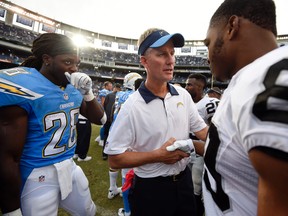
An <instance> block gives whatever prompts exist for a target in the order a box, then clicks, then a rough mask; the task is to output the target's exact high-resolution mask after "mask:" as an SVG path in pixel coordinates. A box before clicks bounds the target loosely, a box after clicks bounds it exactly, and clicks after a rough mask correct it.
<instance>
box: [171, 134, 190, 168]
mask: <svg viewBox="0 0 288 216" xmlns="http://www.w3.org/2000/svg"><path fill="white" fill-rule="evenodd" d="M177 149H178V150H181V151H183V152H186V153H187V154H190V162H191V163H193V161H194V160H195V159H196V152H195V149H194V145H193V142H192V140H191V139H187V140H176V141H175V142H174V143H173V144H172V145H170V146H167V147H166V150H167V151H175V150H177Z"/></svg>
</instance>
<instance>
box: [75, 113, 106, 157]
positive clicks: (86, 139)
mask: <svg viewBox="0 0 288 216" xmlns="http://www.w3.org/2000/svg"><path fill="white" fill-rule="evenodd" d="M106 116H107V115H106ZM105 124H106V123H105ZM76 129H77V145H76V149H75V154H74V156H73V159H77V161H78V162H81V161H89V160H91V159H92V157H91V156H88V155H87V153H88V151H89V147H90V138H91V133H92V126H91V122H90V121H89V120H88V119H87V118H85V117H84V116H83V115H81V114H79V117H78V122H77V124H76Z"/></svg>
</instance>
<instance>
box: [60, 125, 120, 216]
mask: <svg viewBox="0 0 288 216" xmlns="http://www.w3.org/2000/svg"><path fill="white" fill-rule="evenodd" d="M99 129H100V126H98V125H94V124H93V125H92V135H91V140H90V148H89V153H88V155H89V156H92V160H90V161H87V162H77V160H76V163H77V164H78V165H79V166H81V168H82V169H83V171H84V173H85V174H86V176H87V178H88V180H89V187H90V191H91V194H92V199H93V200H94V202H95V203H96V207H97V212H96V216H117V212H118V209H119V208H121V207H123V202H122V198H121V197H120V196H117V197H115V198H114V199H112V200H109V199H108V198H107V194H108V188H109V174H108V170H109V167H108V161H107V160H106V161H104V160H102V147H101V146H99V145H98V142H95V138H96V137H97V136H98V135H99ZM118 186H121V172H119V175H118ZM58 215H59V216H68V215H69V214H68V213H66V212H65V211H63V210H59V214H58Z"/></svg>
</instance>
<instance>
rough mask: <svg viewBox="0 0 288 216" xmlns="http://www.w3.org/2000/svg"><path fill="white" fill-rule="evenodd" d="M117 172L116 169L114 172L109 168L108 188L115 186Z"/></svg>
mask: <svg viewBox="0 0 288 216" xmlns="http://www.w3.org/2000/svg"><path fill="white" fill-rule="evenodd" d="M118 172H119V171H118V170H117V171H114V172H113V171H110V170H109V180H110V187H109V190H112V189H115V188H117V177H118Z"/></svg>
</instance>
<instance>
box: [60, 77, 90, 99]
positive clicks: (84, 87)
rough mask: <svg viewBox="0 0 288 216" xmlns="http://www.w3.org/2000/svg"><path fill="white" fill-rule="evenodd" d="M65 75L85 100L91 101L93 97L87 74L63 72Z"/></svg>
mask: <svg viewBox="0 0 288 216" xmlns="http://www.w3.org/2000/svg"><path fill="white" fill-rule="evenodd" d="M65 76H66V78H67V80H68V81H69V82H70V83H71V85H73V86H74V87H75V88H76V89H78V90H79V91H80V93H81V94H82V95H83V98H84V100H85V101H92V100H93V99H94V98H95V96H94V94H93V91H92V80H91V78H90V77H89V76H88V75H87V74H85V73H81V72H74V73H71V74H70V73H68V72H65Z"/></svg>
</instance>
